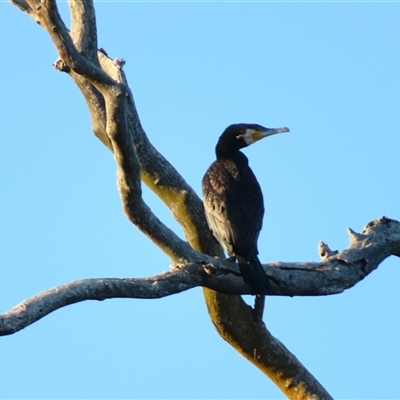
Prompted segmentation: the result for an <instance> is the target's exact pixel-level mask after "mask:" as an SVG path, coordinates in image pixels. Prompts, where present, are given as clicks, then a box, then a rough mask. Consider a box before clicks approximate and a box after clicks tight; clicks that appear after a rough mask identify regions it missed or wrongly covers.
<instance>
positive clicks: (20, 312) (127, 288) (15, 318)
mask: <svg viewBox="0 0 400 400" xmlns="http://www.w3.org/2000/svg"><path fill="white" fill-rule="evenodd" d="M390 252H391V254H394V255H398V254H400V222H398V221H395V220H390V219H388V218H386V217H383V218H380V219H379V220H374V221H372V222H370V223H369V224H368V225H367V226H366V228H365V229H364V230H363V233H362V234H361V235H359V236H358V237H357V239H356V241H355V242H353V243H352V244H351V245H350V247H349V248H348V249H346V250H344V251H343V252H341V253H338V254H336V255H334V256H332V259H331V260H328V261H323V262H321V263H271V264H266V265H265V266H264V267H265V268H266V272H267V273H268V275H269V276H270V277H271V278H272V279H273V280H274V284H273V290H272V292H271V293H269V295H287V296H299V295H300V296H304V295H313V296H318V295H329V294H336V293H339V292H342V291H344V290H345V289H347V288H349V287H352V286H354V285H355V284H356V283H357V282H359V281H360V280H362V279H363V278H364V277H365V276H366V275H368V274H369V273H370V272H372V271H373V270H374V269H376V268H377V267H378V265H379V263H380V262H381V261H383V260H384V259H385V258H386V257H387V256H389V255H390V254H389V253H390ZM397 252H398V253H397ZM357 254H358V255H357ZM202 257H203V258H202V260H201V261H200V262H190V263H185V262H183V263H181V264H175V265H174V269H173V270H172V271H169V272H164V273H162V274H159V275H156V276H153V277H149V278H143V279H116V278H102V279H84V280H79V281H74V282H71V283H68V284H65V285H61V286H58V287H56V288H53V289H50V290H47V291H45V292H43V293H40V294H38V295H36V296H34V297H32V298H30V299H28V300H26V301H24V302H22V303H21V304H19V305H17V306H16V307H14V308H13V309H11V310H10V311H8V312H6V313H4V314H2V315H0V335H7V334H11V333H14V332H16V331H18V330H20V329H23V328H25V327H26V326H28V325H30V324H32V323H33V322H35V321H37V320H38V319H40V318H43V317H44V316H45V315H47V314H49V313H51V312H53V311H55V310H57V309H59V308H61V307H64V306H66V305H69V304H73V303H77V302H80V301H85V300H105V299H111V298H121V297H124V298H142V299H150V298H161V297H165V296H170V295H172V294H176V293H180V292H183V291H185V290H188V289H191V288H194V287H197V286H203V287H207V288H209V289H212V290H218V292H220V293H222V294H228V295H237V294H250V292H249V288H248V287H247V285H246V284H245V283H244V282H243V280H242V279H241V278H240V273H239V271H238V268H237V265H236V264H235V263H232V262H228V261H221V260H217V259H215V258H212V257H209V256H206V255H203V256H202ZM345 259H347V261H344V260H345ZM351 259H352V260H353V261H350V260H351ZM294 282H296V284H294ZM221 296H222V295H221ZM221 298H224V297H223V296H222V297H221ZM262 298H263V296H261V297H260V298H259V300H258V306H257V307H256V310H254V311H252V319H253V323H255V324H260V323H262V321H261V319H262V318H261V315H262V309H263V302H262V300H261V299H262ZM229 299H230V301H232V302H236V301H237V300H234V296H229ZM247 308H248V307H247V306H246V309H247ZM225 312H227V311H225ZM235 312H239V311H238V309H236V311H235ZM241 312H244V311H243V310H242V311H241ZM254 312H256V314H254ZM231 329H232V328H231ZM241 329H243V328H241ZM248 329H250V328H248ZM231 334H233V331H232V332H231ZM236 334H237V333H236ZM257 335H258V333H257ZM246 337H247V336H246ZM246 357H247V356H246Z"/></svg>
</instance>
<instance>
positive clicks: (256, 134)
mask: <svg viewBox="0 0 400 400" xmlns="http://www.w3.org/2000/svg"><path fill="white" fill-rule="evenodd" d="M282 132H290V130H289V128H286V127H284V128H263V129H260V130H254V131H253V133H251V139H252V141H253V142H257V141H258V140H260V139H263V138H265V137H268V136H271V135H276V134H277V133H282ZM246 133H247V132H246Z"/></svg>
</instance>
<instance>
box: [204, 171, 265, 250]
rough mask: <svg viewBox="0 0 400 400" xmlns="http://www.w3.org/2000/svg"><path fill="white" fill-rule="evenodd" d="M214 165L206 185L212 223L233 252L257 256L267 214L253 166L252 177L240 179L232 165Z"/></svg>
mask: <svg viewBox="0 0 400 400" xmlns="http://www.w3.org/2000/svg"><path fill="white" fill-rule="evenodd" d="M213 165H215V163H214V164H213ZM213 165H211V167H210V169H209V173H206V175H205V176H204V178H203V185H202V187H203V196H204V207H205V211H206V217H207V222H208V225H209V227H210V229H211V231H212V232H213V235H214V236H215V238H216V239H217V240H218V242H219V243H220V244H221V245H222V247H223V248H224V250H225V251H226V252H227V253H228V254H229V255H231V256H232V255H236V254H239V255H244V256H246V255H256V254H257V239H258V235H259V233H260V230H261V226H262V218H263V214H264V208H263V199H262V193H261V189H260V186H259V185H258V182H257V180H256V179H255V177H254V175H253V173H252V171H251V170H250V169H249V173H250V174H251V176H242V177H240V179H239V177H238V176H237V175H236V174H235V173H234V171H232V170H230V168H221V167H220V166H218V167H215V168H213ZM216 170H217V171H216Z"/></svg>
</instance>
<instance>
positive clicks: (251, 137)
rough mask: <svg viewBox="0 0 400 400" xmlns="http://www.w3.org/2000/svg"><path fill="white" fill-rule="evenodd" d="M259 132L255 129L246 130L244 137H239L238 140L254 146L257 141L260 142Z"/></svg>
mask: <svg viewBox="0 0 400 400" xmlns="http://www.w3.org/2000/svg"><path fill="white" fill-rule="evenodd" d="M256 134H257V131H256V130H255V129H246V131H245V133H244V134H243V135H239V136H238V138H243V140H244V141H245V142H246V144H247V145H248V146H250V145H251V144H253V143H254V142H255V141H257V140H258V138H257V135H256Z"/></svg>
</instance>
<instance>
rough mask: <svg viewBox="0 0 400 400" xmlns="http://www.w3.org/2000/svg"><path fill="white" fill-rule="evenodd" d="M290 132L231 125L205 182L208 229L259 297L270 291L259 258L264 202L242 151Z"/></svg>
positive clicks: (204, 194)
mask: <svg viewBox="0 0 400 400" xmlns="http://www.w3.org/2000/svg"><path fill="white" fill-rule="evenodd" d="M288 131H289V129H288V128H277V129H269V128H264V127H263V126H261V125H257V124H235V125H230V126H228V128H226V129H225V131H224V132H223V133H222V135H221V136H220V138H219V140H218V143H217V146H216V149H215V150H216V155H217V159H216V161H214V162H213V163H212V164H211V166H210V168H209V169H208V170H207V172H206V174H205V175H204V178H203V182H202V191H203V198H204V200H203V202H204V208H205V212H206V217H207V222H208V226H209V227H210V229H211V231H212V233H213V235H214V237H215V238H216V239H217V241H218V242H219V243H220V244H221V246H222V247H223V248H224V250H225V251H226V252H227V253H228V255H229V256H231V257H235V258H236V259H237V261H238V263H239V269H240V273H241V274H242V277H243V280H244V281H245V282H246V283H247V284H248V285H249V286H250V289H251V290H252V291H253V292H254V293H256V294H265V293H266V292H268V291H269V289H270V282H269V280H268V277H267V275H266V274H265V271H264V269H263V267H262V265H261V262H260V260H259V259H258V257H257V255H258V249H257V240H258V236H259V234H260V230H261V226H262V219H263V215H264V202H263V195H262V192H261V188H260V185H259V183H258V182H257V179H256V177H255V175H254V173H253V171H252V170H251V168H250V167H249V163H248V159H247V157H246V156H245V155H244V154H243V153H242V152H241V151H239V150H240V149H241V148H243V147H246V146H249V145H250V144H252V143H254V142H256V141H257V140H260V139H262V138H264V137H267V136H270V135H273V134H275V133H280V132H288Z"/></svg>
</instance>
